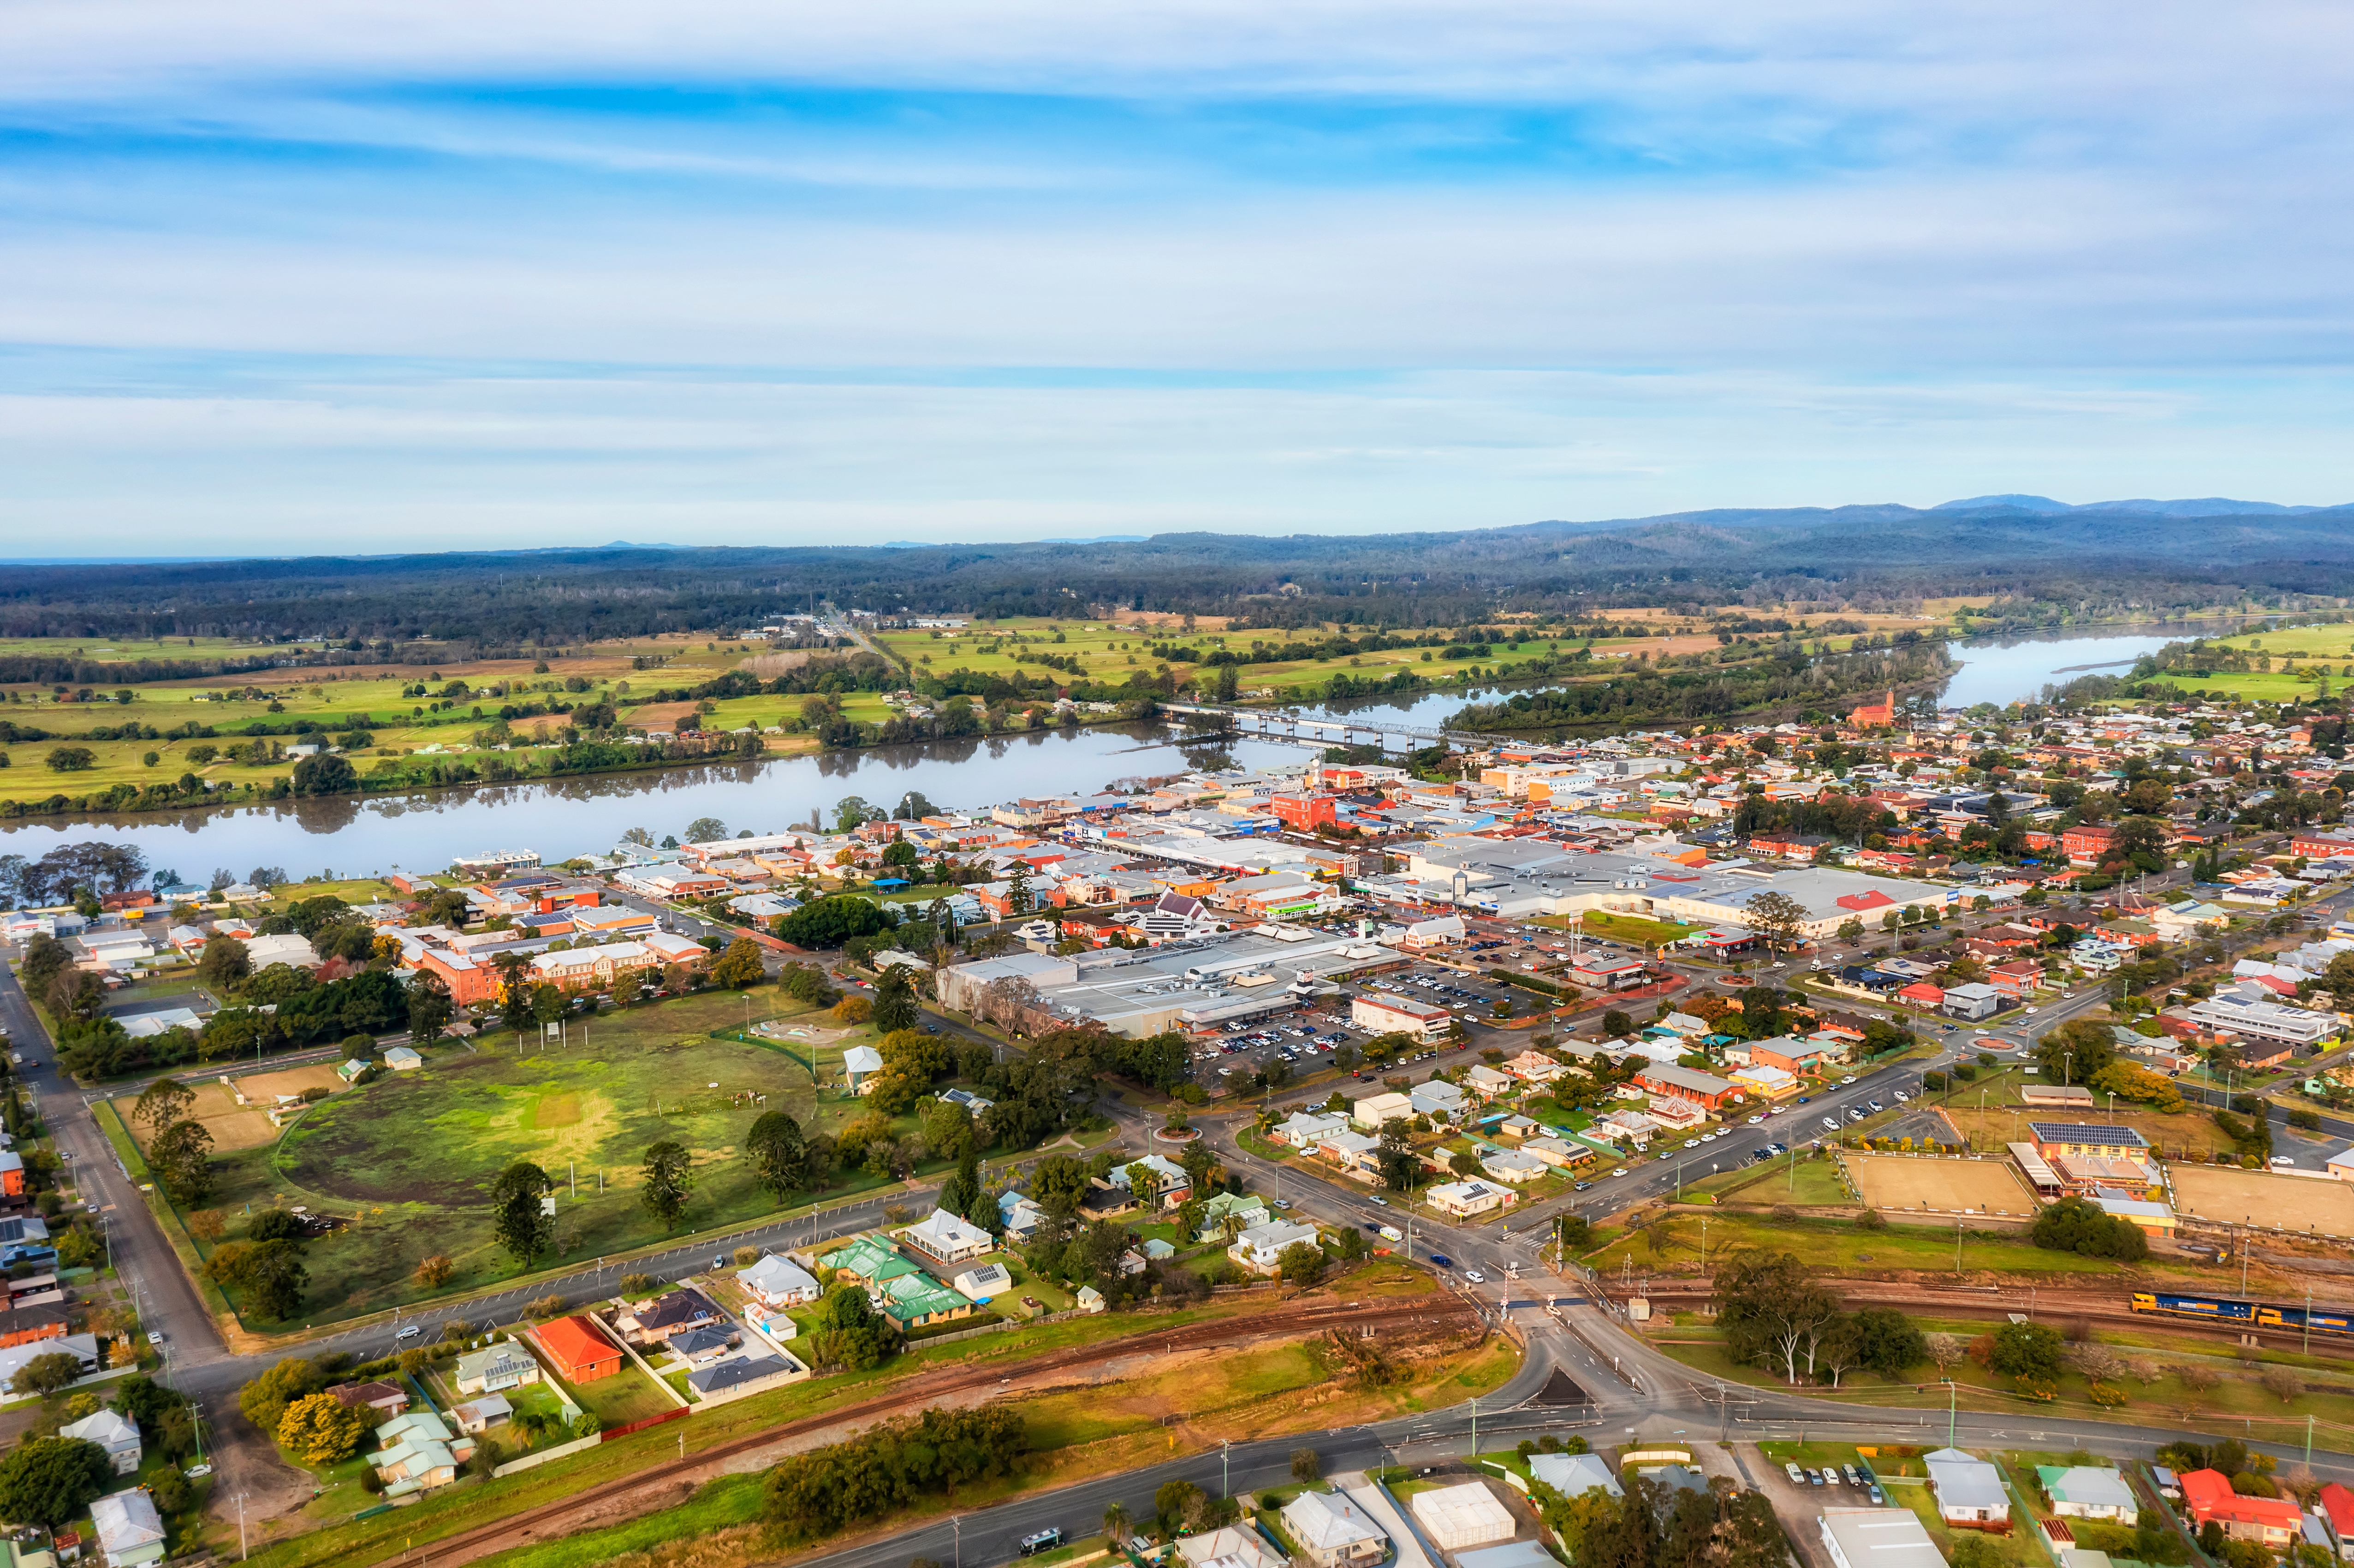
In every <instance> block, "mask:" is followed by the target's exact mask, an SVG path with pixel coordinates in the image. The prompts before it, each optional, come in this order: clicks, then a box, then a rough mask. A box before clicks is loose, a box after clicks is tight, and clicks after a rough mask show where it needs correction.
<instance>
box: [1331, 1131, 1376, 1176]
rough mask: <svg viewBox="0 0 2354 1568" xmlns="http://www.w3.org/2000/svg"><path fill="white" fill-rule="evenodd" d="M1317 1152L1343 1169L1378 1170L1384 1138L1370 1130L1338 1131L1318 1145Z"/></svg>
mask: <svg viewBox="0 0 2354 1568" xmlns="http://www.w3.org/2000/svg"><path fill="white" fill-rule="evenodd" d="M1316 1153H1317V1156H1318V1158H1320V1159H1323V1160H1331V1162H1332V1163H1333V1164H1335V1165H1338V1166H1339V1167H1340V1168H1341V1170H1343V1171H1378V1170H1380V1169H1381V1158H1382V1140H1381V1139H1378V1138H1375V1137H1374V1136H1373V1134H1372V1133H1370V1132H1336V1133H1334V1134H1333V1135H1332V1136H1331V1137H1330V1138H1328V1139H1324V1140H1323V1141H1322V1142H1320V1143H1319V1144H1318V1145H1317V1146H1316Z"/></svg>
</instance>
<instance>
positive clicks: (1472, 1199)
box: [1423, 1181, 1514, 1220]
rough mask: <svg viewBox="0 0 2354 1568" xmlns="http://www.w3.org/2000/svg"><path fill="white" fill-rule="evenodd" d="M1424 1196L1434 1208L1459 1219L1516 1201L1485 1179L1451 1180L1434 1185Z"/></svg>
mask: <svg viewBox="0 0 2354 1568" xmlns="http://www.w3.org/2000/svg"><path fill="white" fill-rule="evenodd" d="M1423 1196H1424V1197H1425V1198H1426V1200H1428V1202H1429V1203H1430V1206H1431V1207H1432V1208H1434V1209H1437V1211H1438V1212H1439V1213H1442V1214H1451V1215H1453V1216H1454V1217H1455V1218H1457V1219H1458V1220H1460V1219H1468V1218H1469V1217H1470V1216H1471V1215H1473V1214H1484V1213H1487V1212H1488V1211H1489V1210H1490V1209H1500V1208H1504V1207H1506V1206H1508V1205H1509V1204H1511V1202H1513V1201H1514V1199H1513V1196H1512V1194H1511V1193H1510V1192H1505V1191H1503V1190H1502V1189H1501V1188H1499V1187H1491V1186H1490V1185H1489V1184H1488V1183H1487V1182H1485V1181H1449V1182H1447V1184H1446V1185H1445V1186H1443V1187H1433V1188H1432V1189H1430V1191H1429V1192H1425V1193H1424V1194H1423Z"/></svg>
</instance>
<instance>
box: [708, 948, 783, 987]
mask: <svg viewBox="0 0 2354 1568" xmlns="http://www.w3.org/2000/svg"><path fill="white" fill-rule="evenodd" d="M768 978H769V970H768V966H767V965H765V964H763V963H762V962H761V961H760V944H759V943H758V942H755V941H754V940H752V938H749V937H738V938H736V939H735V940H734V941H732V942H730V943H728V944H727V950H726V952H724V953H722V954H720V955H719V959H718V961H717V962H716V963H714V964H713V965H712V966H711V980H712V983H713V984H715V985H724V986H726V988H727V989H728V990H729V991H742V990H744V989H745V988H746V987H747V986H755V985H758V984H759V983H760V982H761V981H762V980H766V979H768Z"/></svg>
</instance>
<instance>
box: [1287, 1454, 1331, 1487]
mask: <svg viewBox="0 0 2354 1568" xmlns="http://www.w3.org/2000/svg"><path fill="white" fill-rule="evenodd" d="M1291 1478H1292V1479H1293V1480H1295V1481H1299V1482H1302V1483H1304V1484H1306V1485H1308V1486H1311V1487H1312V1486H1314V1485H1315V1484H1316V1483H1317V1482H1319V1481H1320V1480H1322V1479H1323V1478H1324V1460H1323V1458H1322V1457H1321V1456H1320V1455H1319V1454H1318V1453H1317V1452H1316V1450H1315V1449H1313V1448H1294V1449H1293V1450H1292V1451H1291Z"/></svg>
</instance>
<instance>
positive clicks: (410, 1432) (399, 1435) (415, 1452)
mask: <svg viewBox="0 0 2354 1568" xmlns="http://www.w3.org/2000/svg"><path fill="white" fill-rule="evenodd" d="M473 1454H474V1445H473V1441H472V1439H471V1438H468V1437H463V1436H452V1435H451V1431H450V1429H449V1428H448V1427H447V1426H444V1425H442V1424H441V1417H440V1416H439V1415H437V1414H434V1413H433V1412H432V1411H430V1410H412V1411H410V1412H408V1414H406V1415H397V1416H395V1417H393V1419H391V1420H390V1421H387V1422H386V1423H385V1424H384V1425H381V1426H379V1427H377V1428H376V1453H375V1454H374V1455H372V1456H370V1458H369V1463H370V1464H372V1465H374V1466H375V1467H376V1476H377V1478H379V1479H381V1480H382V1481H383V1482H384V1483H385V1488H384V1495H385V1496H387V1497H388V1498H399V1497H407V1496H408V1494H410V1493H411V1492H419V1491H423V1490H425V1489H428V1488H430V1487H446V1486H448V1485H449V1484H450V1483H451V1481H454V1480H456V1479H457V1478H458V1467H459V1466H461V1465H462V1464H464V1463H465V1462H466V1461H467V1460H468V1459H470V1458H472V1457H473Z"/></svg>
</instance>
